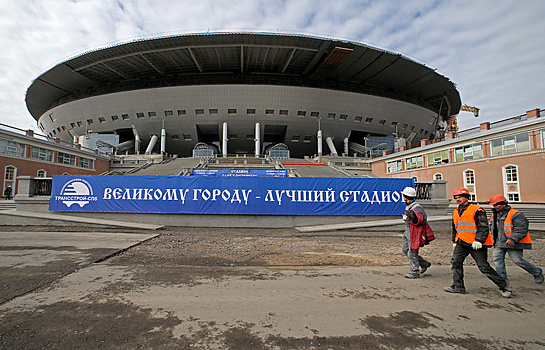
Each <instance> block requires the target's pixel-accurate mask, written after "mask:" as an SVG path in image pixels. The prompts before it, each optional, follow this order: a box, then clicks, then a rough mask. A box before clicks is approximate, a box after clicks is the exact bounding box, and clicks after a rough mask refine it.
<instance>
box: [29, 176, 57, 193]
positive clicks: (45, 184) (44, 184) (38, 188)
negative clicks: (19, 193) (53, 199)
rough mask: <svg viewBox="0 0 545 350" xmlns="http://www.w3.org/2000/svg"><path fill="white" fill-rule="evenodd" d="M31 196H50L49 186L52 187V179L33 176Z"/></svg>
mask: <svg viewBox="0 0 545 350" xmlns="http://www.w3.org/2000/svg"><path fill="white" fill-rule="evenodd" d="M34 186H35V187H34V191H33V193H32V195H33V196H51V188H52V187H53V179H51V178H34Z"/></svg>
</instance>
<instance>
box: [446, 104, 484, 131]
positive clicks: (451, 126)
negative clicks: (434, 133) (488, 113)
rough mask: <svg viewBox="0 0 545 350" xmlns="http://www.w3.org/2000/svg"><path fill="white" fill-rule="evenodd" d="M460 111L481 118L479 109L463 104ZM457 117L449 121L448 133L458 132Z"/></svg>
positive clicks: (452, 117)
mask: <svg viewBox="0 0 545 350" xmlns="http://www.w3.org/2000/svg"><path fill="white" fill-rule="evenodd" d="M460 111H466V112H472V113H473V115H474V116H475V118H477V117H478V116H479V108H477V107H472V106H468V105H466V104H463V105H462V107H461V108H460ZM456 118H457V115H453V116H451V117H450V118H449V119H448V121H447V130H446V132H457V131H458V121H457V120H456Z"/></svg>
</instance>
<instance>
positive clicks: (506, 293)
mask: <svg viewBox="0 0 545 350" xmlns="http://www.w3.org/2000/svg"><path fill="white" fill-rule="evenodd" d="M500 292H501V296H502V297H504V298H511V295H512V294H513V293H511V291H510V290H509V289H501V290H500Z"/></svg>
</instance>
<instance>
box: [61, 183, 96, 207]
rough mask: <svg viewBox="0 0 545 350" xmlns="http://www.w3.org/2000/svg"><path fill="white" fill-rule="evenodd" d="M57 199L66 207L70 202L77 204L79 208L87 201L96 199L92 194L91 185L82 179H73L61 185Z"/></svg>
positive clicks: (87, 202)
mask: <svg viewBox="0 0 545 350" xmlns="http://www.w3.org/2000/svg"><path fill="white" fill-rule="evenodd" d="M58 199H59V200H60V201H61V203H63V204H65V205H66V206H67V207H68V208H70V207H71V206H72V204H77V205H79V206H80V208H83V206H84V205H86V204H89V202H91V201H96V200H97V197H95V196H93V187H92V186H91V184H90V183H89V182H87V181H85V180H82V179H73V180H70V181H68V182H67V183H66V184H65V185H64V186H63V187H62V189H61V193H60V196H59V197H58Z"/></svg>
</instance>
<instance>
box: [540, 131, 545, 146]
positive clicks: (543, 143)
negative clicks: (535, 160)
mask: <svg viewBox="0 0 545 350" xmlns="http://www.w3.org/2000/svg"><path fill="white" fill-rule="evenodd" d="M541 148H545V130H541Z"/></svg>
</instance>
